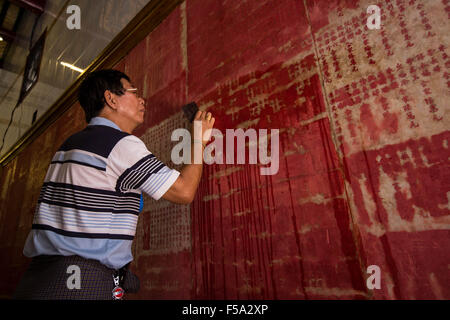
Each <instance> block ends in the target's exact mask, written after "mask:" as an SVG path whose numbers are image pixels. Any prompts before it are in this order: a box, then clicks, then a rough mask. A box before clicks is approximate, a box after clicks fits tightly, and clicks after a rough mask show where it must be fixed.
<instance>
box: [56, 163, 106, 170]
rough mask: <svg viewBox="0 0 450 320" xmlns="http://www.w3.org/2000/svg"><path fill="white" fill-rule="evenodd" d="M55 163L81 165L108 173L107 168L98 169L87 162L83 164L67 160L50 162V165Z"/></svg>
mask: <svg viewBox="0 0 450 320" xmlns="http://www.w3.org/2000/svg"><path fill="white" fill-rule="evenodd" d="M53 163H60V164H64V163H75V164H79V165H82V166H86V167H91V168H94V169H97V170H101V171H106V168H102V167H97V166H94V165H92V164H89V163H86V162H81V161H76V160H65V161H52V162H50V164H53Z"/></svg>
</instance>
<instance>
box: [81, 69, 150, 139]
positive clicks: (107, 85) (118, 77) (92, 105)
mask: <svg viewBox="0 0 450 320" xmlns="http://www.w3.org/2000/svg"><path fill="white" fill-rule="evenodd" d="M78 99H79V101H80V104H81V107H82V108H83V110H84V112H85V116H86V121H87V122H88V123H89V121H90V120H91V119H92V118H93V117H96V116H103V117H105V118H108V119H110V120H112V121H113V122H115V123H116V124H117V125H118V126H119V127H120V128H121V129H122V130H124V131H127V132H130V133H131V131H132V130H134V128H136V127H137V126H138V125H140V124H142V123H143V122H144V112H145V106H144V100H143V99H142V98H140V97H139V96H138V94H137V89H136V88H135V87H134V86H133V85H132V84H131V83H130V78H129V77H128V76H127V75H126V74H124V73H123V72H120V71H118V70H98V71H94V72H92V73H90V74H89V75H88V76H87V77H86V78H85V79H84V81H83V82H82V83H81V85H80V91H79V95H78Z"/></svg>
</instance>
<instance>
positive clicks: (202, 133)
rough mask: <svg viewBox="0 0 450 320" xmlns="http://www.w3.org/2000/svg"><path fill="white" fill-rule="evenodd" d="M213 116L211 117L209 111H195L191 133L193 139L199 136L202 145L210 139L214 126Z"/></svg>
mask: <svg viewBox="0 0 450 320" xmlns="http://www.w3.org/2000/svg"><path fill="white" fill-rule="evenodd" d="M215 121H216V119H215V118H213V117H212V114H211V112H206V111H197V113H196V114H195V117H194V121H193V126H192V131H191V135H192V136H193V137H194V139H197V137H201V142H202V144H203V146H205V145H206V143H208V141H209V139H211V130H212V128H213V126H214V122H215Z"/></svg>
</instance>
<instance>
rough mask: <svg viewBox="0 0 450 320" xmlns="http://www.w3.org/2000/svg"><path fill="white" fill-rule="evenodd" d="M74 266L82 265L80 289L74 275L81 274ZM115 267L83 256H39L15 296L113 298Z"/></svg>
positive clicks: (29, 268) (16, 297)
mask: <svg viewBox="0 0 450 320" xmlns="http://www.w3.org/2000/svg"><path fill="white" fill-rule="evenodd" d="M70 266H77V267H79V269H78V270H79V271H80V272H79V276H80V282H79V284H80V286H79V289H78V288H73V287H74V284H75V283H76V282H75V280H74V277H76V276H77V275H76V272H75V271H74V268H73V267H72V268H69V267H70ZM114 271H115V270H113V269H109V268H107V267H106V266H104V265H102V264H101V263H100V262H98V261H97V260H91V259H84V258H82V257H79V256H67V257H64V256H38V257H35V258H33V259H32V261H31V263H30V266H29V267H28V269H27V271H26V272H25V274H24V275H23V277H22V279H21V281H20V283H19V285H18V286H17V288H16V291H15V293H14V295H13V298H14V299H27V300H29V299H38V300H49V299H50V300H73V299H75V300H111V299H112V298H113V296H112V291H113V289H114V281H113V275H114ZM68 282H69V284H68ZM70 288H72V289H70Z"/></svg>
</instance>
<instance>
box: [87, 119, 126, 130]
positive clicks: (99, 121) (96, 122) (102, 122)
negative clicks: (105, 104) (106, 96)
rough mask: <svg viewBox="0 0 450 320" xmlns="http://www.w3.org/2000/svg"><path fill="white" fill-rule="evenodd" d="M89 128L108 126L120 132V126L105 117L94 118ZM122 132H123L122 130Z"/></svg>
mask: <svg viewBox="0 0 450 320" xmlns="http://www.w3.org/2000/svg"><path fill="white" fill-rule="evenodd" d="M88 126H108V127H111V128H114V129H117V130H120V128H119V126H118V125H117V124H115V123H114V122H112V121H111V120H109V119H106V118H103V117H94V118H92V119H91V121H90V122H89V124H88ZM120 131H122V130H120Z"/></svg>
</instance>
